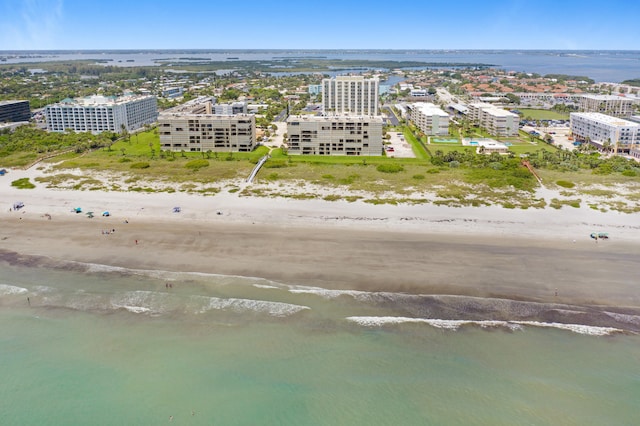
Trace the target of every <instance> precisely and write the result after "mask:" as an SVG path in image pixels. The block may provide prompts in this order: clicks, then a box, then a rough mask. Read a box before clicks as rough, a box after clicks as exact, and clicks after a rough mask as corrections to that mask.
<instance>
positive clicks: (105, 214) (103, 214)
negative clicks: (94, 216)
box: [102, 212, 111, 216]
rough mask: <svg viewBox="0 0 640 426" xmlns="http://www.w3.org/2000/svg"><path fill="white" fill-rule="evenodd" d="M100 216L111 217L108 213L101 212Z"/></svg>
mask: <svg viewBox="0 0 640 426" xmlns="http://www.w3.org/2000/svg"><path fill="white" fill-rule="evenodd" d="M102 216H111V214H110V213H109V212H102Z"/></svg>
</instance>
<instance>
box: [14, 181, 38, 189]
mask: <svg viewBox="0 0 640 426" xmlns="http://www.w3.org/2000/svg"><path fill="white" fill-rule="evenodd" d="M11 186H14V187H16V188H18V189H33V188H35V187H36V186H35V185H34V184H33V183H31V181H30V180H29V178H22V179H18V180H14V181H13V182H11Z"/></svg>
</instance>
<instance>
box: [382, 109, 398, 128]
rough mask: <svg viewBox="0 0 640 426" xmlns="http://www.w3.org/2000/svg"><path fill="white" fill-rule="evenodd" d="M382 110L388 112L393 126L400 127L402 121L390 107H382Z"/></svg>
mask: <svg viewBox="0 0 640 426" xmlns="http://www.w3.org/2000/svg"><path fill="white" fill-rule="evenodd" d="M382 110H383V111H386V112H387V117H388V118H389V122H390V123H391V125H392V126H398V125H399V124H400V120H399V119H398V116H396V113H395V112H393V109H391V107H390V106H388V105H384V106H383V107H382Z"/></svg>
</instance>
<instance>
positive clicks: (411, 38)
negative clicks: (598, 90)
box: [0, 0, 640, 50]
mask: <svg viewBox="0 0 640 426" xmlns="http://www.w3.org/2000/svg"><path fill="white" fill-rule="evenodd" d="M182 48H196V49H269V48H273V49H276V48H278V49H633V50H640V2H638V1H636V0H609V1H602V0H599V1H593V0H582V1H576V0H553V1H550V0H537V1H525V0H494V1H492V0H484V1H483V0H477V1H467V0H458V1H451V0H436V1H431V0H404V1H401V2H397V3H395V2H389V1H387V2H378V1H375V0H373V1H371V0H369V1H359V0H357V1H348V0H342V1H336V0H324V1H304V0H302V1H296V2H293V1H286V0H283V1H268V0H262V1H255V0H242V1H228V0H207V1H202V0H194V1H174V0H155V1H151V0H110V1H105V0H82V1H81V0H0V50H17V49H182Z"/></svg>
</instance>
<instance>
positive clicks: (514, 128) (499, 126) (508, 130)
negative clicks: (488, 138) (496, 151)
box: [468, 102, 520, 136]
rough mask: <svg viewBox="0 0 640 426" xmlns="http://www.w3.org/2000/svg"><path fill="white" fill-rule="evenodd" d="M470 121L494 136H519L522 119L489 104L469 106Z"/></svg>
mask: <svg viewBox="0 0 640 426" xmlns="http://www.w3.org/2000/svg"><path fill="white" fill-rule="evenodd" d="M468 106H469V113H468V116H469V119H470V120H471V121H472V122H473V123H475V124H477V125H479V126H480V127H483V128H484V129H486V130H487V132H489V133H490V134H492V135H496V136H517V135H518V125H519V124H520V117H519V116H518V114H514V113H512V112H509V111H507V110H504V109H502V108H498V107H496V106H495V105H491V104H487V103H482V102H478V103H473V104H469V105H468Z"/></svg>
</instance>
